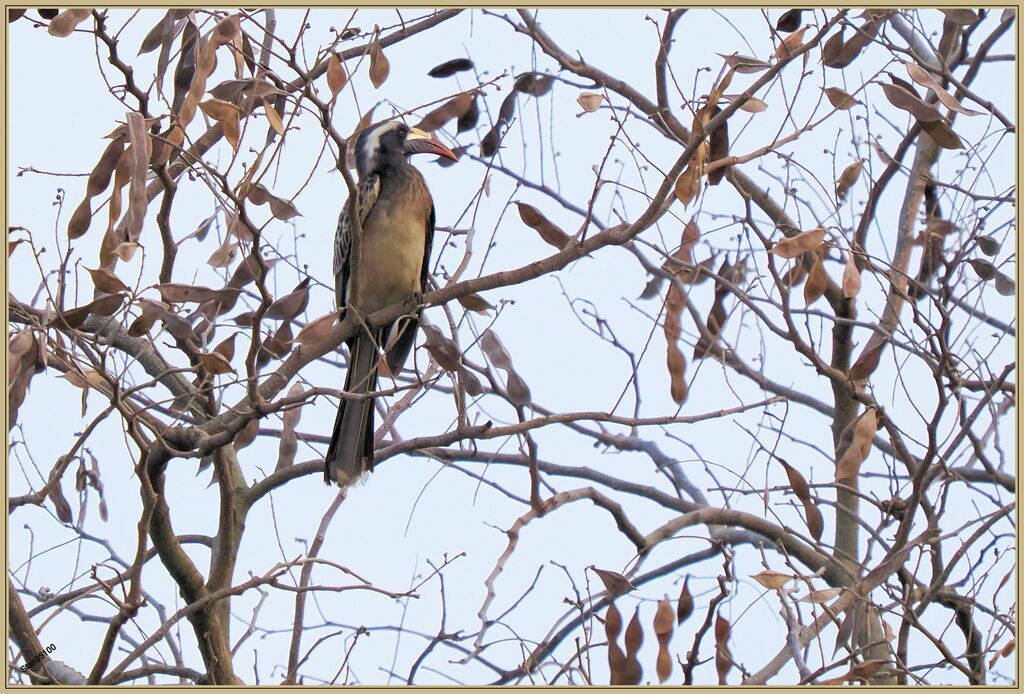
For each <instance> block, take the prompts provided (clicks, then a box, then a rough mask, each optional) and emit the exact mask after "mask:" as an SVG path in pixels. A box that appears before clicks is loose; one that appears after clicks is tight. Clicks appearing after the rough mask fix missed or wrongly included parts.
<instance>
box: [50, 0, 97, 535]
mask: <svg viewBox="0 0 1024 694" xmlns="http://www.w3.org/2000/svg"><path fill="white" fill-rule="evenodd" d="M91 15H92V10H91V9H89V8H87V7H75V8H72V9H70V10H64V11H63V12H61V13H60V14H59V15H57V16H56V17H54V18H53V19H52V20H50V25H49V26H48V27H47V28H46V31H47V33H48V34H50V36H56V37H57V38H64V37H65V36H70V35H71V32H73V31H74V30H75V27H77V26H78V25H79V24H81V23H82V22H84V21H85V20H86V19H88V18H89V17H90V16H91ZM70 513H71V512H70V511H69V512H68V519H69V520H68V521H65V522H69V521H70Z"/></svg>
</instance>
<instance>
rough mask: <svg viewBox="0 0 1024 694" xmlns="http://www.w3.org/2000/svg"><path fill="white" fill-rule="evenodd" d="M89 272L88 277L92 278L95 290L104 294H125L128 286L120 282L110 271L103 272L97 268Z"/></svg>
mask: <svg viewBox="0 0 1024 694" xmlns="http://www.w3.org/2000/svg"><path fill="white" fill-rule="evenodd" d="M86 270H89V275H90V276H91V277H92V284H93V286H94V287H96V289H98V290H99V291H101V292H103V293H104V294H117V293H118V292H127V291H128V285H127V284H125V283H124V282H122V281H121V279H120V278H119V277H118V276H117V275H115V274H114V273H113V272H111V271H110V270H104V269H102V268H98V269H96V270H92V269H90V268H86Z"/></svg>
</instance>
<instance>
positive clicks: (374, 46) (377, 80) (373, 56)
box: [370, 26, 391, 89]
mask: <svg viewBox="0 0 1024 694" xmlns="http://www.w3.org/2000/svg"><path fill="white" fill-rule="evenodd" d="M373 29H374V31H373V40H372V41H371V42H370V82H371V83H373V87H374V89H380V86H381V85H382V84H384V81H385V80H386V79H387V78H388V75H389V74H390V73H391V64H390V63H389V62H388V59H387V57H386V56H385V55H384V51H383V50H381V47H380V28H379V27H376V26H375V27H374V28H373Z"/></svg>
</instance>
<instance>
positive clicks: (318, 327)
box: [295, 311, 338, 345]
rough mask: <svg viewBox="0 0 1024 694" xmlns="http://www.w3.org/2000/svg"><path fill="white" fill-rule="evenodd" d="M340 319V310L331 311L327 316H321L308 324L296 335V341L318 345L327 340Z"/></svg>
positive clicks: (302, 343) (301, 343)
mask: <svg viewBox="0 0 1024 694" xmlns="http://www.w3.org/2000/svg"><path fill="white" fill-rule="evenodd" d="M337 320H338V312H337V311H331V312H330V313H328V314H327V315H326V316H320V317H319V318H317V319H316V320H313V321H311V322H309V323H307V324H306V327H304V328H303V329H302V330H300V331H299V334H298V335H296V336H295V342H297V343H298V344H300V345H317V344H320V343H321V342H323V341H324V340H326V339H327V338H328V337H329V336H330V335H331V333H332V332H334V326H335V324H336V322H337Z"/></svg>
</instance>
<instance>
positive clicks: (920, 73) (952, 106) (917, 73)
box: [904, 63, 981, 116]
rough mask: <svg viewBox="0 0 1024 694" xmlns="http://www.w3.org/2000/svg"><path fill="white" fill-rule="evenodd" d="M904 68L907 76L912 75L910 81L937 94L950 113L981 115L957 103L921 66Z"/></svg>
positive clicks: (911, 64)
mask: <svg viewBox="0 0 1024 694" xmlns="http://www.w3.org/2000/svg"><path fill="white" fill-rule="evenodd" d="M904 67H906V68H907V74H908V75H910V79H912V80H914V81H915V82H917V83H918V84H920V85H921V86H923V87H927V88H928V89H931V90H932V91H933V92H935V96H937V97H938V99H939V101H940V102H942V105H943V106H945V107H946V108H948V109H949V110H950V111H956V112H957V113H962V114H964V115H965V116H977V115H980V113H981V112H980V111H972V110H971V109H969V108H964V106H963V105H962V104H961V103H960V102H959V101H957V99H956V98H955V97H954V96H953V95H952V94H950V93H949V92H947V91H946V90H945V89H943V88H942V85H940V84H939V83H938V81H937V80H936V79H935V78H934V77H933V76H932V74H931V73H930V72H928V71H927V70H925V69H924V68H923V67H921V66H920V65H916V64H914V63H905V64H904Z"/></svg>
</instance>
